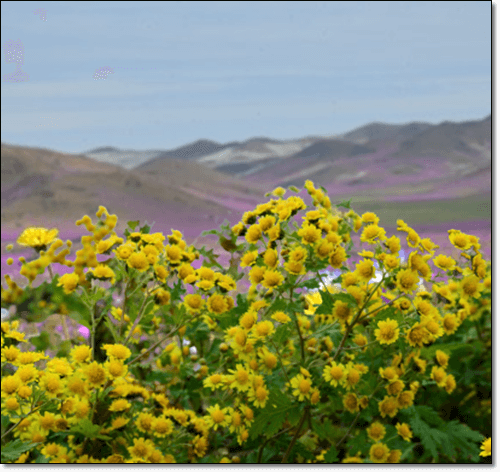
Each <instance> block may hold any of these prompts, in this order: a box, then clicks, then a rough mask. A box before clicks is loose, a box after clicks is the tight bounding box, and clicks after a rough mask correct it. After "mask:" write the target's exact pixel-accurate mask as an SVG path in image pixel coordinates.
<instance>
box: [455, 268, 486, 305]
mask: <svg viewBox="0 0 500 472" xmlns="http://www.w3.org/2000/svg"><path fill="white" fill-rule="evenodd" d="M482 290H483V284H481V283H479V278H478V277H477V276H476V275H474V274H471V275H469V276H467V277H464V278H463V279H462V281H461V282H460V294H461V295H462V297H463V298H464V299H465V300H469V299H470V298H479V297H480V295H481V291H482Z"/></svg>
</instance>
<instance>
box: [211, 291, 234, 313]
mask: <svg viewBox="0 0 500 472" xmlns="http://www.w3.org/2000/svg"><path fill="white" fill-rule="evenodd" d="M207 308H208V311H210V313H215V314H217V315H220V314H222V313H225V312H226V311H228V308H229V307H228V305H227V301H226V298H225V297H224V296H223V295H221V294H219V293H214V294H213V295H211V296H210V298H209V299H208V300H207Z"/></svg>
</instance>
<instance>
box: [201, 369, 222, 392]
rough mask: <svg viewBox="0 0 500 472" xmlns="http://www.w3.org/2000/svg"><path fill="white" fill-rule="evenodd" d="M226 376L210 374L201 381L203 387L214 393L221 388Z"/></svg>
mask: <svg viewBox="0 0 500 472" xmlns="http://www.w3.org/2000/svg"><path fill="white" fill-rule="evenodd" d="M225 378H226V376H225V375H221V374H218V373H215V374H212V375H210V376H209V377H207V378H206V379H204V380H203V386H204V387H205V388H210V389H211V390H212V391H214V390H215V389H216V388H219V387H223V386H224V381H225Z"/></svg>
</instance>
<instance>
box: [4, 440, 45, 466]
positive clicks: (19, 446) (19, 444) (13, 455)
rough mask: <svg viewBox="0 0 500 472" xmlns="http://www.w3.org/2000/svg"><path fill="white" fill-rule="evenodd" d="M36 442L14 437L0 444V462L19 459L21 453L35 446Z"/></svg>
mask: <svg viewBox="0 0 500 472" xmlns="http://www.w3.org/2000/svg"><path fill="white" fill-rule="evenodd" d="M37 445H38V443H33V442H25V441H22V440H21V439H16V440H14V441H10V442H8V443H7V444H5V445H2V452H1V457H2V463H6V462H12V461H16V460H17V459H19V457H20V456H21V454H24V453H25V452H26V451H29V450H31V449H33V448H34V447H36V446H37Z"/></svg>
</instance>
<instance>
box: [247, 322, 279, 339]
mask: <svg viewBox="0 0 500 472" xmlns="http://www.w3.org/2000/svg"><path fill="white" fill-rule="evenodd" d="M273 333H274V325H273V324H272V323H271V321H269V320H265V321H259V322H258V323H257V324H256V325H254V326H253V327H252V334H253V335H254V336H255V337H258V338H264V337H266V336H269V335H271V334H273Z"/></svg>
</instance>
